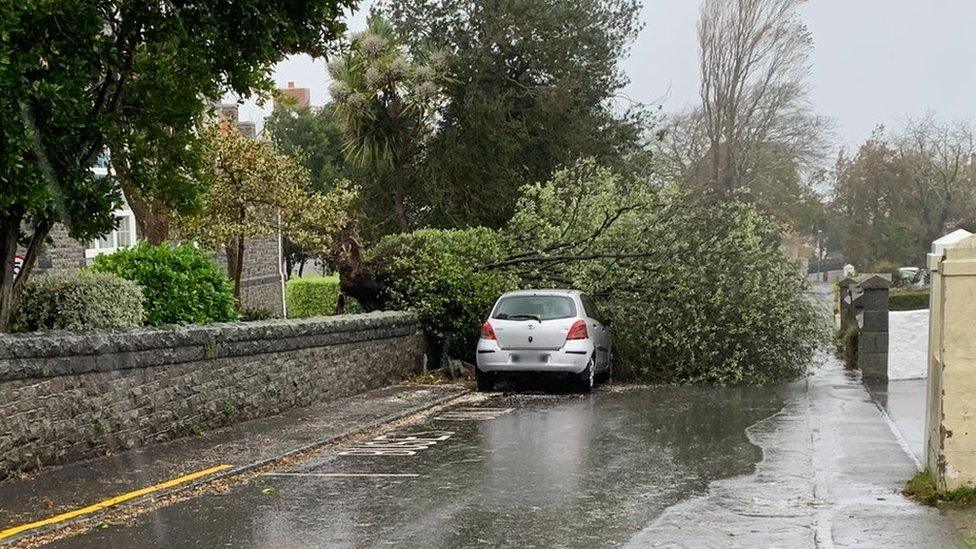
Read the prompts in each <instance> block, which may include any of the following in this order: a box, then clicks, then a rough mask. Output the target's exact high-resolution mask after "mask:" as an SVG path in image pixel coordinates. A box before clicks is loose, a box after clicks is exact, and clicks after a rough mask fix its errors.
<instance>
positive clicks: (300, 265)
mask: <svg viewBox="0 0 976 549" xmlns="http://www.w3.org/2000/svg"><path fill="white" fill-rule="evenodd" d="M305 261H306V260H305V259H303V260H301V261H299V262H298V278H301V277H302V275H303V274H305ZM289 276H290V275H289Z"/></svg>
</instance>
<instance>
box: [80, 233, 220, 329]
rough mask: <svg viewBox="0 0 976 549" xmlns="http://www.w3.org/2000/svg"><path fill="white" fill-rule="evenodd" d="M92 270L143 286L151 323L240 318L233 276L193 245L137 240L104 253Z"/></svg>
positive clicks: (207, 322)
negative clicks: (235, 300) (125, 246)
mask: <svg viewBox="0 0 976 549" xmlns="http://www.w3.org/2000/svg"><path fill="white" fill-rule="evenodd" d="M91 269H92V270H94V271H96V272H101V273H111V274H114V275H117V276H120V277H122V278H126V279H128V280H132V281H134V282H136V283H137V284H139V286H140V287H142V292H143V296H144V298H145V301H144V304H145V311H146V318H145V321H146V323H147V324H149V325H152V326H160V325H164V324H184V323H190V324H209V323H212V322H228V321H232V320H237V318H238V315H237V311H236V310H235V307H234V294H233V292H232V291H231V286H230V280H228V279H227V276H226V275H225V274H224V273H223V272H222V271H221V269H220V267H218V266H217V264H216V263H215V262H214V261H213V259H212V258H211V257H210V255H209V254H207V253H206V252H204V251H202V250H199V249H197V248H196V247H194V246H193V245H190V244H183V245H181V246H170V245H168V244H163V245H160V246H150V245H148V244H138V245H136V246H133V247H131V248H128V249H125V250H119V251H117V252H115V253H114V254H111V255H100V256H98V257H97V258H96V259H95V262H94V264H93V265H92V267H91Z"/></svg>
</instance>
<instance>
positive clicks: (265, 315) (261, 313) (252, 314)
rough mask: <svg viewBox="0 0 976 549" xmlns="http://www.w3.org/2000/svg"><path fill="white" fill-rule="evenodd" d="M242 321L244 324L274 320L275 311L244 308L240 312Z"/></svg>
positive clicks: (262, 308) (265, 308)
mask: <svg viewBox="0 0 976 549" xmlns="http://www.w3.org/2000/svg"><path fill="white" fill-rule="evenodd" d="M240 316H241V320H243V321H244V322H255V321H258V320H271V319H272V318H274V316H275V315H274V311H272V310H271V309H268V308H267V307H243V308H241V310H240Z"/></svg>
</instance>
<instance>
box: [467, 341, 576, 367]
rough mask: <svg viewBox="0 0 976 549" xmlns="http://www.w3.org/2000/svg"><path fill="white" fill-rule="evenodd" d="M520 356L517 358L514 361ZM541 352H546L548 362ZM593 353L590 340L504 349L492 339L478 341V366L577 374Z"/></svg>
mask: <svg viewBox="0 0 976 549" xmlns="http://www.w3.org/2000/svg"><path fill="white" fill-rule="evenodd" d="M516 355H517V358H518V360H513V357H514V356H516ZM539 355H547V357H548V359H547V360H545V361H540V360H539ZM592 356H593V344H592V343H591V342H589V341H585V342H584V341H580V342H567V344H566V345H565V346H564V347H563V348H562V349H559V350H556V351H549V350H533V349H525V350H517V349H512V350H505V349H501V348H500V347H499V346H498V344H497V343H495V342H493V341H484V340H482V341H480V342H479V343H478V369H480V370H481V371H482V372H567V373H573V374H578V373H580V372H582V371H583V370H585V369H586V364H587V363H588V362H589V361H590V357H592Z"/></svg>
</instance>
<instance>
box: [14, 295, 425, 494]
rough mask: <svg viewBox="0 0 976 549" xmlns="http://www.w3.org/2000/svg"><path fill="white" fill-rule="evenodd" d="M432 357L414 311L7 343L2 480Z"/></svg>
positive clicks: (245, 416) (336, 394) (214, 423)
mask: <svg viewBox="0 0 976 549" xmlns="http://www.w3.org/2000/svg"><path fill="white" fill-rule="evenodd" d="M422 360H423V340H422V337H421V336H420V335H419V334H418V325H417V321H416V318H415V317H414V316H412V315H410V314H408V313H370V314H363V315H350V316H343V317H330V318H315V319H304V320H271V321H266V322H253V323H246V324H244V323H237V324H215V325H210V326H190V327H180V328H169V329H137V330H131V331H116V332H108V331H106V332H91V333H86V334H69V333H50V334H20V335H7V336H0V479H2V478H4V477H5V476H7V475H10V474H12V473H14V472H16V471H27V470H31V469H35V468H37V467H39V466H43V465H52V464H60V463H66V462H70V461H74V460H79V459H84V458H88V457H93V456H98V455H103V454H105V452H106V451H119V450H124V449H128V448H135V447H140V446H146V445H150V444H153V443H156V442H162V441H166V440H170V439H173V438H177V437H181V436H186V435H188V434H193V433H194V432H197V431H199V430H208V429H213V428H216V427H220V426H223V425H228V424H231V423H237V422H241V421H246V420H249V419H254V418H259V417H264V416H268V415H273V414H276V413H279V412H282V411H285V410H288V409H291V408H296V407H301V406H307V405H310V404H315V403H319V402H323V401H328V400H331V399H335V398H340V397H345V396H349V395H353V394H357V393H360V392H363V391H366V390H369V389H373V388H376V387H381V386H383V385H386V384H388V383H390V382H392V381H394V380H397V379H400V378H402V377H404V376H405V375H408V374H410V373H412V372H415V371H417V370H418V369H419V367H420V364H421V362H422Z"/></svg>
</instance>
